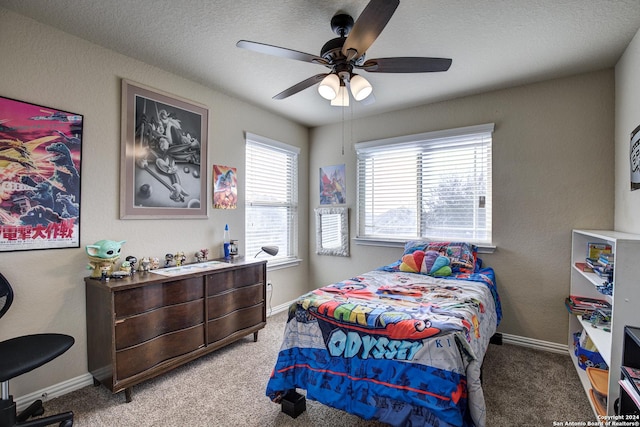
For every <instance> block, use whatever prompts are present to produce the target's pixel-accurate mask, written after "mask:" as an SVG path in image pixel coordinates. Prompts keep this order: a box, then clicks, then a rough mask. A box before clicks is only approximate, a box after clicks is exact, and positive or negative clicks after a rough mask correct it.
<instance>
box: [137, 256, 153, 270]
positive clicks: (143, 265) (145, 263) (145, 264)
mask: <svg viewBox="0 0 640 427" xmlns="http://www.w3.org/2000/svg"><path fill="white" fill-rule="evenodd" d="M149 270H151V260H150V259H149V257H148V256H145V257H142V259H141V260H140V270H139V271H141V272H143V273H147V272H148V271H149Z"/></svg>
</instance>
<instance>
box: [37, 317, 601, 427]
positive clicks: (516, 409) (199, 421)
mask: <svg viewBox="0 0 640 427" xmlns="http://www.w3.org/2000/svg"><path fill="white" fill-rule="evenodd" d="M285 321H286V313H279V314H276V315H274V316H271V317H269V319H268V321H267V326H266V327H265V329H263V330H261V331H260V333H259V337H258V342H255V343H254V342H253V335H250V336H247V337H245V338H243V339H242V340H240V341H238V342H236V343H234V344H231V345H229V346H227V347H225V348H223V349H220V350H218V351H216V352H214V353H211V354H209V355H207V356H205V357H203V358H201V359H198V360H196V361H193V362H190V363H188V364H186V365H184V366H182V367H180V368H178V369H175V370H173V371H171V372H169V373H167V374H164V375H162V376H160V377H158V378H154V379H152V380H149V381H146V382H144V383H142V384H139V385H137V386H135V387H133V393H132V397H133V400H132V402H130V403H126V402H125V398H124V393H118V394H115V395H114V394H112V393H111V392H110V391H109V390H107V389H106V388H105V387H103V386H99V387H94V386H87V387H84V388H82V389H80V390H76V391H74V392H72V393H68V394H66V395H64V396H61V397H58V398H55V399H51V400H49V401H47V402H45V410H46V413H45V415H47V414H54V413H57V412H64V411H68V410H71V411H73V412H74V414H75V418H74V426H77V427H83V426H87V427H101V426H109V427H110V426H124V427H129V426H131V427H164V426H189V427H198V426H203V427H211V426H223V427H226V426H252V427H253V426H255V427H265V426H283V427H285V426H318V427H328V426H341V427H378V426H382V425H383V424H381V423H377V422H371V421H364V420H362V419H360V418H358V417H356V416H353V415H350V414H347V413H345V412H342V411H339V410H336V409H332V408H330V407H327V406H324V405H322V404H319V403H317V402H314V401H310V400H307V410H306V411H305V412H304V413H302V414H301V415H300V416H298V417H297V418H295V419H293V418H291V417H289V416H288V415H286V414H284V413H282V412H281V410H280V405H277V404H275V403H272V402H271V401H270V400H269V399H268V398H267V397H266V396H265V393H264V391H265V388H266V383H267V380H268V378H269V375H270V373H271V370H272V368H273V366H274V365H275V361H276V356H277V353H278V349H279V348H280V343H281V340H282V334H283V331H284V323H285ZM483 384H484V393H485V401H486V405H487V427H502V426H504V427H507V426H553V425H554V422H562V425H564V424H565V422H567V421H568V422H585V423H586V422H587V421H592V422H593V421H595V417H594V415H593V412H592V410H591V406H590V404H589V402H588V398H587V396H586V394H585V393H584V390H583V388H582V386H581V384H580V380H579V379H578V375H577V374H576V372H575V369H574V368H573V365H572V362H571V360H570V358H569V356H568V355H562V354H555V353H549V352H545V351H539V350H534V349H530V348H526V347H521V346H515V345H509V344H505V345H501V346H498V345H494V344H491V345H490V346H489V349H488V351H487V354H486V357H485V361H484V368H483ZM574 425H575V424H574Z"/></svg>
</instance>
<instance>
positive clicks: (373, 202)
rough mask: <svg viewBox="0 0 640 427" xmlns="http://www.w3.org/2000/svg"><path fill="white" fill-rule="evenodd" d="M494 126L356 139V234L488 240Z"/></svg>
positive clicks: (363, 236)
mask: <svg viewBox="0 0 640 427" xmlns="http://www.w3.org/2000/svg"><path fill="white" fill-rule="evenodd" d="M492 133H493V124H488V125H480V126H470V127H465V128H457V129H450V130H445V131H437V132H429V133H424V134H419V135H410V136H404V137H399V138H391V139H386V140H378V141H369V142H363V143H358V144H356V152H357V159H358V160H357V165H358V171H357V180H358V182H357V188H358V237H359V238H365V239H366V238H371V239H381V240H408V239H414V238H429V239H438V240H441V239H442V240H464V241H470V242H476V243H490V242H491V144H492Z"/></svg>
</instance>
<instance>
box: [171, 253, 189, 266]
mask: <svg viewBox="0 0 640 427" xmlns="http://www.w3.org/2000/svg"><path fill="white" fill-rule="evenodd" d="M173 260H174V261H175V262H176V266H178V267H180V266H181V265H182V264H184V262H185V261H186V260H187V257H186V256H185V255H184V252H182V251H178V252H177V253H176V254H175V255H174V256H173Z"/></svg>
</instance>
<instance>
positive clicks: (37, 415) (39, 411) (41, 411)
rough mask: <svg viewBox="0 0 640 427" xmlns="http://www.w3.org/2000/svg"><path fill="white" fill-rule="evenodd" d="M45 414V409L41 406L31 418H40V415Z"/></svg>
mask: <svg viewBox="0 0 640 427" xmlns="http://www.w3.org/2000/svg"><path fill="white" fill-rule="evenodd" d="M43 414H44V408H43V407H42V406H40V407H39V408H38V409H36V410H35V411H34V412H33V413H32V414H31V416H32V417H39V416H40V415H43Z"/></svg>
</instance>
